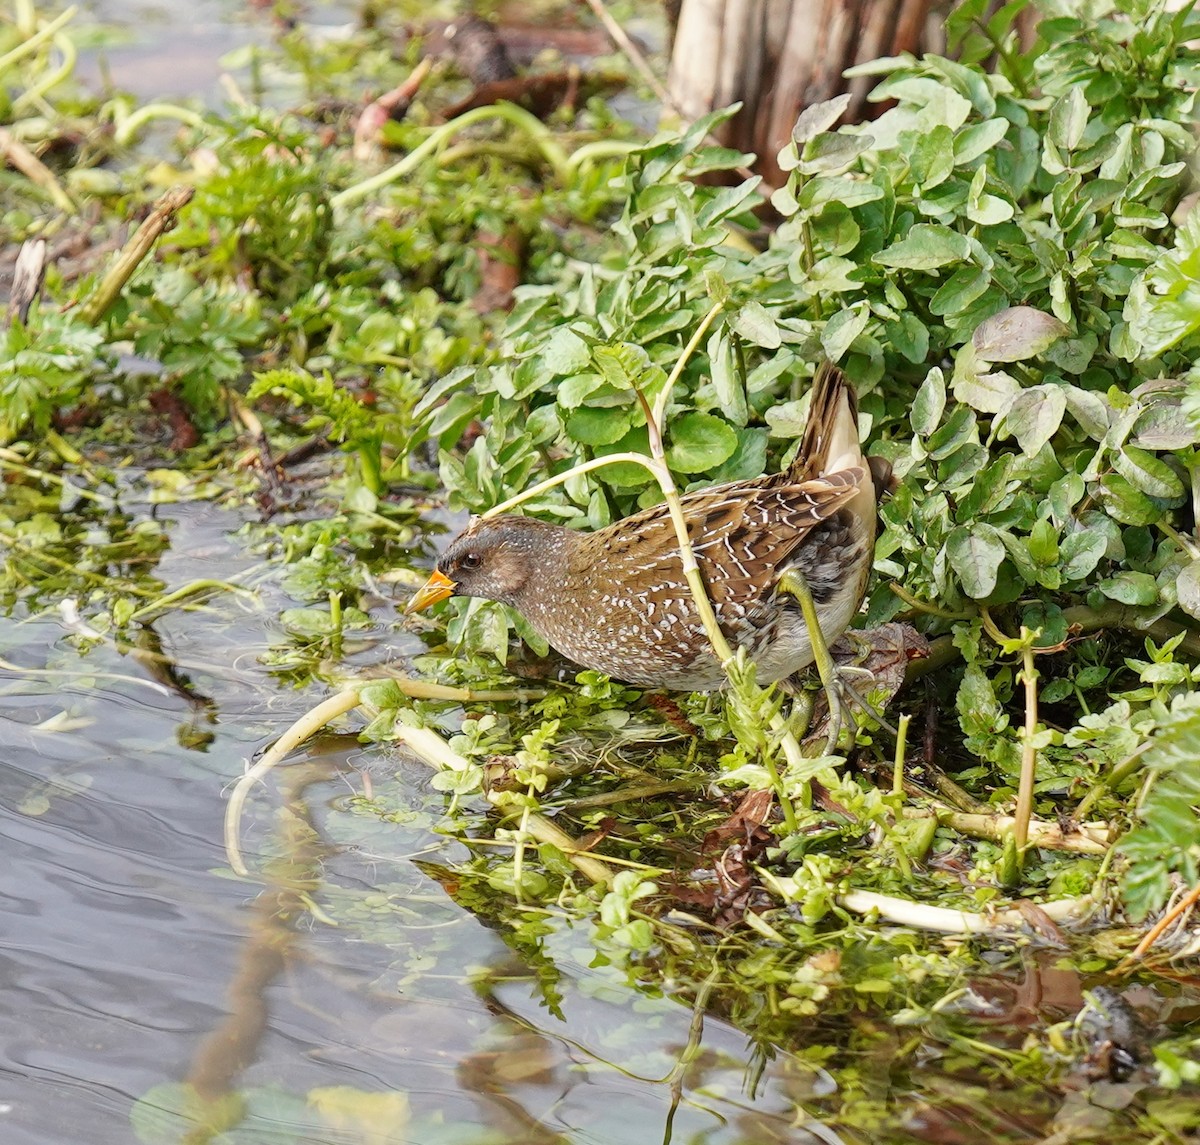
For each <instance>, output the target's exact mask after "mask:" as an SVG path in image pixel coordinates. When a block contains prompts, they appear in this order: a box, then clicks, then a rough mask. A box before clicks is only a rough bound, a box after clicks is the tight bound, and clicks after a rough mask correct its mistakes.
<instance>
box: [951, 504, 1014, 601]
mask: <svg viewBox="0 0 1200 1145" xmlns="http://www.w3.org/2000/svg"><path fill="white" fill-rule="evenodd" d="M1004 555H1005V548H1004V542H1003V541H1002V540H1001V539H1000V534H999V533H998V532H997V531H996V529H994V528H993V527H992V526H991V525H985V524H983V523H981V522H977V523H975V524H973V525H959V526H958V527H957V528H955V529H953V530H952V531H951V533H950V536H949V537H947V538H946V556H947V557H948V558H949V559H950V567H951V568H953V569H954V571H955V573H956V574H957V575H958V579H959V583H960V584H961V585H962V587H963V591H964V592H965V593H966V594H967V595H968V596H970V597H973V598H974V599H975V600H985V599H986V598H987V597H989V596H991V595H992V593H993V592H994V591H995V588H996V576H997V574H998V573H999V571H1000V565H1001V563H1002V562H1003V560H1004Z"/></svg>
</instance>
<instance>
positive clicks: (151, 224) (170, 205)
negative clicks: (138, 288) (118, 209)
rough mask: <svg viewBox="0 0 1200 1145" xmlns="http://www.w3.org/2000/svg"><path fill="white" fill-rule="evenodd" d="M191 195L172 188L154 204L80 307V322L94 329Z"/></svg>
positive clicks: (187, 190)
mask: <svg viewBox="0 0 1200 1145" xmlns="http://www.w3.org/2000/svg"><path fill="white" fill-rule="evenodd" d="M195 193H196V192H195V189H194V188H192V187H172V188H171V189H170V190H169V191H168V192H167V193H166V194H165V195H163V196H162V197H161V198H160V199H159V200H158V202H157V203H155V204H154V209H153V210H152V211H151V212H150V214H149V215H148V216H147V218H146V221H145V222H144V223H142V225H141V226H140V227H138V229H137V231H136V232H135V234H134V236H133V238H131V239H130V240H129V241H128V242H127V243H126V244H125V249H124V250H122V251H121V253H120V254H119V255H118V256H117V260H116V262H114V263H113V265H112V266H111V267H110V268H109V270H108V273H107V274H106V275H105V276H104V278H103V279H102V280H101V282H100V285H99V286H97V287H96V289H95V290H94V291H93V292H92V296H91V297H90V298H89V299H88V300H87V302H85V303H84V304H83V306H82V307H81V308H80V311H79V316H80V317H81V318H82V319H83V321H85V322H86V323H88V325H90V326H95V325H97V324H98V323H99V322H100V321H101V320H102V319H103V318H104V316H105V315H106V314H107V313H108V312H109V310H110V309H112V307H113V305H114V304H115V303H116V301H117V299H118V298H119V297H120V296H121V291H122V290H123V289H124V288H125V284H126V283H127V282H128V281H129V279H130V278H131V277H132V276H133V272H134V271H135V270H137V268H138V267H139V266H140V265H141V262H142V260H143V259H144V258H145V257H146V256H147V255H148V254H149V253H150V252H151V251H152V250H153V249H154V244H155V243H156V242H158V240H159V239H160V238H161V237H162V236H163V235H164V234H165V233H166V232H167V231H169V230H170V229H171V228H172V227H173V226H174V225H175V216H176V215H178V214H179V212H180V211H181V210H183V208H184V207H186V206H187V205H188V203H190V202H191V201H192V196H193V195H194V194H195Z"/></svg>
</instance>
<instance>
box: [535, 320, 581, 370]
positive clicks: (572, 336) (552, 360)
mask: <svg viewBox="0 0 1200 1145" xmlns="http://www.w3.org/2000/svg"><path fill="white" fill-rule="evenodd" d="M591 358H592V352H591V348H590V347H589V346H588V344H587V343H586V342H585V341H584V340H583V339H582V338H580V337H579V335H578V334H576V333H575V332H574V331H573V330H569V329H567V328H566V327H565V326H564V327H561V328H559V329H558V330H556V331H555V332H554V333H553V334H552V335H551V336H550V338H549V340H548V341H547V342H546V348H545V349H544V350H543V351H542V353H541V359H542V365H543V366H544V367H545V368H546V370H547V371H548V372H549V373H551V374H560V375H561V374H577V373H579V372H580V371H581V370H582V369H584V367H585V366H587V365H588V363H589V362H590V361H591Z"/></svg>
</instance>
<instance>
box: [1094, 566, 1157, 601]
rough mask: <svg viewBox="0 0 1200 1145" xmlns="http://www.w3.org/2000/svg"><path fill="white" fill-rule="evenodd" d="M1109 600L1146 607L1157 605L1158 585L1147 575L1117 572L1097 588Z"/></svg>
mask: <svg viewBox="0 0 1200 1145" xmlns="http://www.w3.org/2000/svg"><path fill="white" fill-rule="evenodd" d="M1097 587H1098V588H1099V589H1100V591H1101V592H1102V593H1104V595H1105V596H1107V597H1108V598H1109V599H1110V600H1116V601H1119V602H1120V603H1121V604H1133V605H1138V606H1141V607H1146V606H1149V605H1151V604H1157V603H1158V584H1157V583H1156V582H1155V580H1154V577H1152V576H1151V575H1150V574H1149V573H1143V572H1119V573H1117V574H1116V575H1115V576H1111V577H1109V578H1108V579H1107V580H1102V581H1101V582H1100V583H1099V585H1098V586H1097Z"/></svg>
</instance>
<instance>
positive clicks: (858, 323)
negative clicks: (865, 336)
mask: <svg viewBox="0 0 1200 1145" xmlns="http://www.w3.org/2000/svg"><path fill="white" fill-rule="evenodd" d="M870 318H871V312H870V310H869V309H868V308H867V306H866V305H865V304H860V305H858V306H850V307H845V308H844V309H842V310H839V311H838V312H837V313H836V314H835V315H834V316H833V317H832V318H830V319H829V321H828V322H826V323H825V329H824V330H822V331H821V346H822V347H823V348H824V350H825V353H826V355H828V357H829V360H830V361H831V362H840V361H841V360H842V358H843V357H844V356H845V354H846V351H847V350H849V349H850V347H851V346H852V345H853V344H854V339H855V338H857V337H858V336H859V335H860V334H861V333H862V332H863V331H864V330H865V329H866V328H867V322H868V321H869V320H870Z"/></svg>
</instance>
